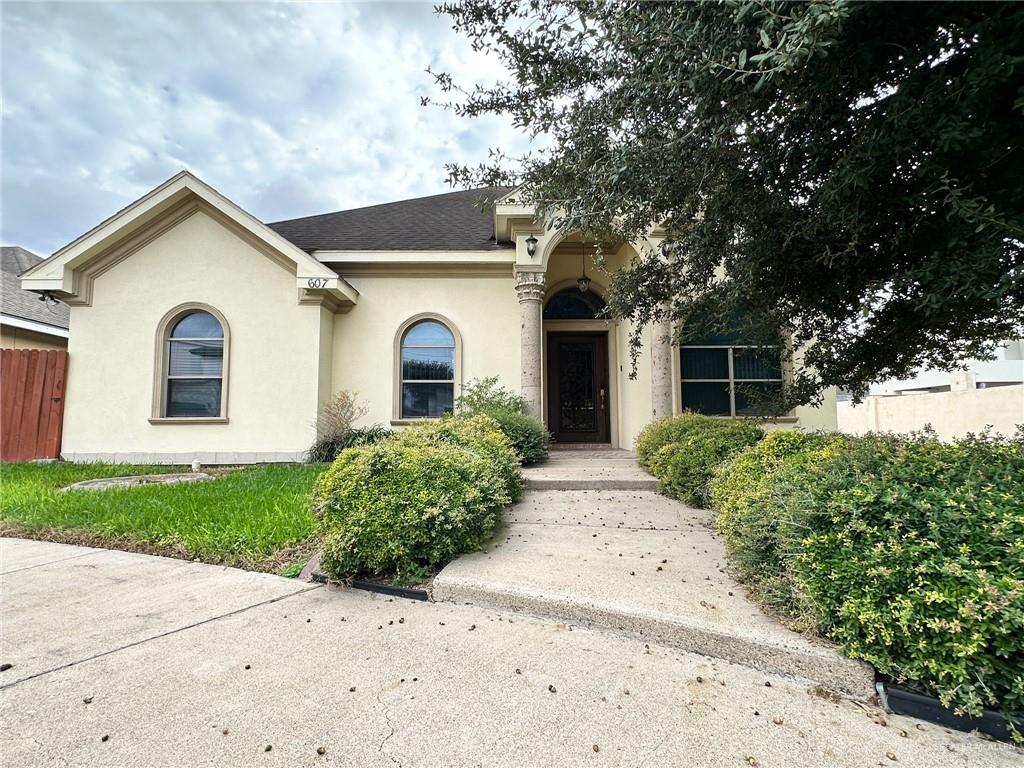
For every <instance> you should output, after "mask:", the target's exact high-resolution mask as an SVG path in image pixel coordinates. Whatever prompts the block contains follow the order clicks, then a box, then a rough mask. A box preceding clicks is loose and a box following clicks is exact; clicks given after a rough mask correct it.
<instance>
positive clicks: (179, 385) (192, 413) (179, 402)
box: [162, 310, 224, 419]
mask: <svg viewBox="0 0 1024 768" xmlns="http://www.w3.org/2000/svg"><path fill="white" fill-rule="evenodd" d="M164 354H165V357H164V361H165V372H166V373H165V381H164V396H163V414H162V415H163V416H164V417H165V418H172V419H173V418H218V417H222V416H223V415H224V326H223V325H222V324H221V322H220V320H218V319H217V318H216V317H214V315H213V314H211V313H210V312H206V311H203V310H196V311H191V312H187V313H186V314H184V315H182V316H181V317H180V318H178V319H177V320H175V321H173V322H172V323H170V324H169V332H168V333H167V339H166V347H165V352H164Z"/></svg>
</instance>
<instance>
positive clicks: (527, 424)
mask: <svg viewBox="0 0 1024 768" xmlns="http://www.w3.org/2000/svg"><path fill="white" fill-rule="evenodd" d="M455 404H456V408H457V409H458V412H459V413H460V414H462V415H472V414H480V413H482V414H485V415H487V416H490V417H491V418H492V419H494V420H495V421H497V422H498V426H500V427H501V431H502V432H504V433H505V436H506V437H507V438H508V439H509V440H510V441H511V442H512V447H513V448H514V449H515V452H516V454H517V455H518V456H519V462H520V463H521V464H535V463H537V462H538V461H543V460H544V459H545V458H547V455H548V445H549V443H550V442H551V435H550V434H548V430H547V428H546V427H545V426H544V424H543V423H541V422H540V421H538V420H537V419H535V418H533V417H531V416H528V415H527V411H528V407H527V402H526V398H525V397H523V396H522V395H520V394H518V393H516V392H513V391H512V390H510V389H507V388H505V387H502V386H500V385H499V384H498V378H497V376H491V377H490V378H486V379H474V380H473V381H471V382H469V383H468V384H467V385H466V386H465V387H463V390H462V395H461V396H460V397H459V398H458V400H456V401H455Z"/></svg>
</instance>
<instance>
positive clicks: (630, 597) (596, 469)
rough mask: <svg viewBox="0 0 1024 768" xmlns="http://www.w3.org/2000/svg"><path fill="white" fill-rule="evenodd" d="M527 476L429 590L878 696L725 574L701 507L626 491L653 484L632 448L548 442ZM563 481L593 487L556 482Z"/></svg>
mask: <svg viewBox="0 0 1024 768" xmlns="http://www.w3.org/2000/svg"><path fill="white" fill-rule="evenodd" d="M526 475H527V478H528V480H529V482H531V487H532V488H535V489H537V488H539V490H530V491H527V493H526V494H525V495H524V497H523V500H522V501H521V502H520V503H518V504H516V505H515V506H513V507H512V508H511V510H510V511H509V514H508V515H507V518H506V521H507V522H506V526H505V527H504V529H503V530H502V531H501V532H500V533H499V535H498V536H496V537H495V539H493V540H492V543H491V545H490V546H489V547H488V548H487V549H485V550H484V551H481V552H476V553H473V554H470V555H466V556H464V557H461V558H459V559H458V560H456V561H455V562H453V563H451V564H450V565H449V566H448V567H446V568H445V569H444V570H443V571H441V573H440V574H439V575H438V576H437V578H436V579H435V580H434V587H433V590H434V598H435V599H438V600H448V601H452V602H457V603H471V604H473V605H479V606H484V607H488V608H494V609H498V610H509V611H516V612H521V613H526V614H531V615H534V616H541V617H545V618H549V619H556V620H559V621H565V622H571V623H573V624H579V625H585V626H593V627H601V628H605V629H613V630H616V631H619V632H625V633H630V634H632V635H635V636H637V637H642V638H643V639H645V640H649V641H651V642H656V643H659V644H662V645H666V646H669V647H673V648H678V649H680V650H685V651H692V652H696V653H701V654H704V655H707V656H712V657H716V658H720V659H726V660H728V661H731V662H737V663H740V664H745V665H747V666H750V667H752V668H754V669H759V670H762V671H765V672H772V673H777V674H786V675H793V676H795V677H800V678H804V679H807V680H810V681H813V682H815V683H817V684H820V685H824V686H826V687H828V688H831V689H833V690H837V691H841V692H843V693H845V694H848V695H852V696H855V697H858V698H861V699H867V698H869V697H870V696H872V695H873V694H874V675H873V671H872V670H871V669H870V667H868V666H867V665H865V664H861V663H860V662H855V661H853V660H851V659H848V658H846V657H844V656H841V655H840V654H838V653H836V652H835V651H834V650H832V649H831V648H830V647H826V646H825V645H823V644H821V643H817V642H813V641H811V640H809V639H807V638H805V637H803V636H801V635H798V634H796V633H794V632H791V631H789V630H788V629H786V628H785V627H783V626H782V625H781V624H779V623H778V622H777V621H775V620H773V619H770V618H769V617H767V616H766V615H764V614H763V613H762V612H761V611H760V610H759V609H758V608H757V607H756V606H755V605H754V604H753V603H751V602H750V601H749V600H747V599H746V597H745V591H744V589H743V587H742V586H741V585H739V584H738V583H736V582H735V581H734V580H733V579H732V578H731V577H730V576H728V575H727V574H726V573H725V571H724V569H725V552H724V549H723V546H722V542H721V539H720V538H719V536H718V534H717V533H716V532H715V531H714V529H713V528H712V521H711V517H710V514H709V513H708V512H706V511H704V510H697V509H692V508H690V507H687V506H685V505H683V504H680V503H678V502H676V501H673V500H671V499H668V498H666V497H664V496H660V495H658V494H656V493H654V492H653V491H650V490H629V489H632V488H635V487H638V486H639V484H640V483H641V482H648V483H650V482H653V478H650V476H649V475H645V474H644V473H643V472H642V471H641V470H640V468H639V467H638V466H637V464H636V459H635V457H634V456H633V455H632V454H630V453H627V452H625V451H605V452H602V451H584V452H578V451H552V454H551V459H550V460H549V461H548V462H546V463H545V464H544V465H542V466H540V467H537V468H533V469H528V470H527V471H526ZM644 478H646V481H645V480H644ZM538 480H539V481H541V482H542V484H541V485H539V486H538V485H537V482H538ZM558 482H562V483H564V484H565V485H566V486H567V487H568V488H573V489H579V488H583V489H586V488H595V489H598V490H555V489H554V487H555V485H556V484H557V483H558ZM588 484H589V485H588ZM648 487H649V486H648Z"/></svg>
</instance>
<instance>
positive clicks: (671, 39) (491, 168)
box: [440, 0, 1024, 404]
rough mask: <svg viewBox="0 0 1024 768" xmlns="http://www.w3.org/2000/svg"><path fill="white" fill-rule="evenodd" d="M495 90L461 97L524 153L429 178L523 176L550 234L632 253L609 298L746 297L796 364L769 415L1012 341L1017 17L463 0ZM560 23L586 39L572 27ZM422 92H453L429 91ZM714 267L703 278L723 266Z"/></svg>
mask: <svg viewBox="0 0 1024 768" xmlns="http://www.w3.org/2000/svg"><path fill="white" fill-rule="evenodd" d="M445 13H447V14H448V15H449V16H450V18H451V19H452V21H453V24H454V26H455V27H456V29H457V30H459V31H460V32H462V33H463V34H465V35H466V36H467V37H469V38H470V39H471V40H472V41H474V42H476V43H478V44H480V45H483V46H488V47H489V48H490V49H491V50H493V51H494V53H495V54H496V55H497V56H498V57H499V59H500V60H501V61H502V62H503V63H504V65H505V67H506V69H507V72H508V75H509V78H508V81H507V82H506V83H503V84H499V85H496V86H493V87H490V86H488V87H483V88H480V89H472V88H467V89H466V90H465V91H464V92H462V93H461V94H459V92H458V90H457V89H452V90H449V95H452V96H453V99H454V101H453V102H452V103H451V104H450V105H449V106H450V108H452V109H454V110H456V111H457V112H458V113H459V114H462V115H464V116H466V117H467V118H471V117H474V116H478V115H484V114H500V115H503V116H506V117H508V118H510V119H511V120H512V122H513V123H514V124H517V125H519V126H522V127H524V129H525V130H527V131H531V132H533V131H537V132H541V133H544V134H545V135H546V136H545V138H546V140H545V144H546V146H547V149H546V151H545V153H544V154H539V153H537V154H533V155H528V156H526V157H521V158H512V157H507V156H505V155H501V154H499V155H497V156H496V158H495V159H494V161H493V162H491V163H488V164H486V165H484V166H481V167H478V168H467V167H463V166H459V165H453V166H450V167H449V172H450V178H451V180H452V181H453V182H454V183H459V184H466V185H484V184H492V183H514V184H520V183H521V184H523V185H525V186H524V191H523V197H524V199H525V201H526V202H533V203H536V204H537V205H538V206H539V207H540V209H541V215H542V216H545V217H547V218H553V217H555V216H556V215H557V217H558V218H559V219H560V220H561V221H562V226H563V227H564V228H565V229H566V230H569V231H582V232H585V233H587V234H588V236H592V237H593V238H594V239H595V240H597V241H600V242H607V243H619V242H625V243H630V242H638V241H641V240H642V238H643V235H645V234H646V232H647V231H648V229H649V227H650V226H651V224H652V222H656V223H659V224H663V225H664V226H665V228H666V230H667V233H668V236H669V245H670V248H669V251H668V256H667V257H666V258H664V259H662V258H655V257H652V255H651V254H646V253H640V254H637V258H636V259H635V260H634V262H633V267H632V269H631V270H629V271H627V272H619V273H617V274H616V275H615V276H614V278H613V283H612V291H611V293H612V300H611V302H610V303H611V305H612V309H613V311H614V312H615V314H616V315H618V316H620V317H624V318H629V319H630V320H632V321H633V323H632V325H633V336H632V338H631V343H632V345H633V350H634V353H635V352H636V351H637V350H638V349H639V343H640V335H641V333H642V332H643V328H644V327H645V326H646V325H647V324H649V323H650V322H651V321H652V320H653V319H655V318H656V317H658V315H659V313H660V312H662V309H661V308H662V306H663V305H665V303H666V302H669V303H670V305H671V315H672V319H674V320H677V321H684V320H685V319H686V318H687V317H688V316H690V315H691V314H693V313H694V312H695V311H698V310H699V308H700V307H702V306H708V305H709V304H713V305H716V306H723V305H731V306H740V305H746V308H747V310H748V311H749V312H750V313H751V314H752V315H754V316H756V317H758V318H759V321H760V322H759V325H760V327H762V328H764V329H771V330H772V332H775V331H776V330H778V329H782V330H783V331H784V332H786V333H787V334H788V335H789V337H790V339H791V340H792V348H793V350H794V354H795V355H796V356H798V357H800V358H802V360H803V362H804V363H805V364H806V365H805V366H804V367H803V368H802V369H801V372H800V373H798V374H797V376H796V378H795V380H794V381H793V382H792V386H791V387H789V389H788V397H789V399H790V401H791V402H790V404H798V403H806V402H814V401H815V399H816V398H817V397H818V395H819V394H820V393H821V391H822V390H823V389H824V388H826V387H831V386H836V387H842V388H845V389H849V390H852V391H854V392H855V393H856V392H862V391H863V390H864V389H865V388H866V386H867V385H868V384H869V383H870V382H872V381H875V380H880V379H886V378H900V377H906V376H907V375H908V374H909V373H910V372H911V371H913V370H915V369H917V368H919V367H921V366H925V365H927V366H932V367H935V368H949V367H951V366H954V365H956V364H957V362H959V361H962V360H965V359H967V358H972V357H986V356H988V355H990V354H991V353H992V350H993V349H994V346H995V344H996V343H998V342H999V341H1001V340H1003V339H1008V338H1016V337H1019V336H1022V335H1024V186H1022V185H1021V184H1020V179H1021V178H1024V152H1022V149H1021V142H1020V136H1021V135H1022V134H1024V116H1022V104H1024V102H1022V97H1021V93H1020V90H1019V83H1020V82H1021V79H1022V77H1024V58H1022V57H1021V56H1020V52H1019V41H1020V40H1021V39H1024V5H1021V4H1012V3H1003V4H982V3H975V4H967V3H932V4H893V3H849V2H844V1H843V0H819V1H817V2H808V3H789V2H775V1H773V0H767V1H765V0H736V2H730V3H711V2H693V3H575V2H570V1H569V0H564V1H562V2H559V1H558V0H553V1H552V2H549V3H536V4H535V3H524V2H515V1H514V0H513V1H511V2H506V0H467V2H465V3H458V4H452V6H450V7H447V8H445ZM567 28H568V29H570V30H582V29H586V30H588V35H586V36H582V35H578V34H574V33H569V32H567V31H566V29H567ZM440 85H441V87H442V88H446V87H449V86H451V83H449V82H447V81H440ZM723 268H724V272H725V275H724V277H723V276H722V273H721V270H722V269H723Z"/></svg>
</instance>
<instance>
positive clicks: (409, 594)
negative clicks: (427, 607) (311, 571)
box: [352, 579, 430, 601]
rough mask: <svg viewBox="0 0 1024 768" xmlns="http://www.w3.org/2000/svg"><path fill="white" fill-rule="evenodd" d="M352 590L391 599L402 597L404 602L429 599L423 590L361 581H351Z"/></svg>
mask: <svg viewBox="0 0 1024 768" xmlns="http://www.w3.org/2000/svg"><path fill="white" fill-rule="evenodd" d="M352 588H353V589H363V590H366V591H367V592H378V593H380V594H382V595H391V596H392V597H403V598H405V599H406V600H423V601H426V600H429V599H430V595H428V594H427V592H426V590H424V589H413V588H411V587H396V586H394V585H393V584H378V583H377V582H375V581H363V580H362V579H352Z"/></svg>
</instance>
